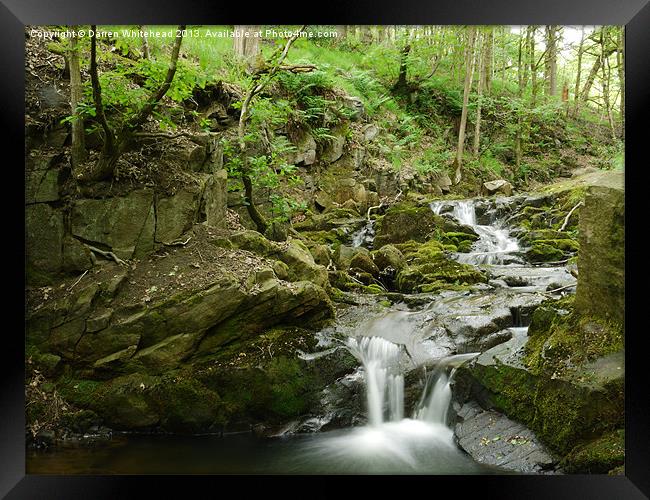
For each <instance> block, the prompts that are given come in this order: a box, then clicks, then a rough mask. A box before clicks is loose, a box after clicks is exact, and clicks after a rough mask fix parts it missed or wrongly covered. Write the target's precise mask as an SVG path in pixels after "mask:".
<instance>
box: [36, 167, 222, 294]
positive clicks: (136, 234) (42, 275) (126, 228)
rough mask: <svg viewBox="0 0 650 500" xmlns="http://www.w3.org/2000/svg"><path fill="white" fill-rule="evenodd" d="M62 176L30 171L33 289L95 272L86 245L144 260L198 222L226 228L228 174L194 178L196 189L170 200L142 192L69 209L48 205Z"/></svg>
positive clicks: (75, 202)
mask: <svg viewBox="0 0 650 500" xmlns="http://www.w3.org/2000/svg"><path fill="white" fill-rule="evenodd" d="M37 166H38V165H37ZM58 174H59V171H58V170H57V169H50V170H42V169H36V170H30V171H28V176H27V186H26V190H27V198H28V201H33V202H34V203H33V204H30V205H28V206H27V207H26V214H25V215H26V226H27V239H26V245H27V249H26V250H27V251H26V254H27V268H28V273H27V279H28V282H29V283H30V284H35V285H47V284H50V283H52V282H53V281H54V280H55V279H56V278H57V277H61V275H62V274H65V273H75V272H80V271H81V272H83V271H85V270H87V269H89V268H90V267H92V260H91V256H90V253H89V250H88V249H87V247H86V246H84V243H86V244H89V245H92V246H95V247H97V248H100V249H102V250H109V251H111V252H113V253H114V254H115V255H116V256H117V257H119V258H121V259H132V258H143V257H145V256H146V255H148V254H149V253H151V252H152V251H154V250H155V249H156V248H157V247H159V246H160V245H161V244H164V243H170V242H172V241H174V240H176V239H178V238H179V237H180V236H181V235H182V234H183V233H184V232H185V231H187V230H188V229H190V228H191V227H192V224H194V223H196V222H205V223H206V224H207V225H209V226H212V227H225V215H226V171H225V170H217V171H216V172H215V173H212V174H194V177H195V179H194V183H190V184H188V185H186V186H184V187H181V188H180V189H179V190H178V191H177V192H176V193H175V194H173V195H171V196H166V197H163V196H159V195H158V194H156V193H154V191H153V190H151V189H148V188H141V189H135V190H133V191H130V192H129V193H127V194H125V195H123V196H113V197H108V198H76V199H73V200H71V201H70V207H71V208H61V207H59V206H55V205H51V204H50V202H55V201H58V183H57V176H58ZM64 221H69V224H68V223H67V222H66V224H64Z"/></svg>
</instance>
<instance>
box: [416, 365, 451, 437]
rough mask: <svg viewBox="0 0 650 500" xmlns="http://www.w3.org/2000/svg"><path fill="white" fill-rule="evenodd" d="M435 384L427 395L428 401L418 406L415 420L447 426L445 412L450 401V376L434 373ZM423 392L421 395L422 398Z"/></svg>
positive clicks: (444, 373)
mask: <svg viewBox="0 0 650 500" xmlns="http://www.w3.org/2000/svg"><path fill="white" fill-rule="evenodd" d="M434 375H435V376H434V377H433V378H435V380H436V381H435V384H433V388H432V389H431V392H430V394H429V398H428V400H426V402H425V403H424V404H422V403H421V404H420V408H419V409H418V410H416V412H415V418H417V419H418V420H424V421H425V422H431V423H435V424H442V425H447V412H448V410H449V403H450V401H451V376H449V377H447V374H446V372H445V371H440V372H438V373H435V372H434ZM425 394H426V387H425V391H424V393H423V394H422V395H423V397H424V396H425Z"/></svg>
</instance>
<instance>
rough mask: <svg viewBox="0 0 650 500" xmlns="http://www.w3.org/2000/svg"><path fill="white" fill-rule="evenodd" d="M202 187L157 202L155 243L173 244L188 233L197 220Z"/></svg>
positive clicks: (181, 190)
mask: <svg viewBox="0 0 650 500" xmlns="http://www.w3.org/2000/svg"><path fill="white" fill-rule="evenodd" d="M200 201H201V186H198V185H193V186H190V187H185V188H182V189H180V190H179V191H178V192H176V194H174V195H173V196H170V197H169V198H158V199H157V200H156V224H155V241H156V242H159V243H171V242H172V241H174V240H176V239H178V237H179V236H181V235H182V234H183V233H184V232H185V231H187V230H188V229H189V228H190V227H192V224H193V223H194V221H195V220H196V218H197V215H198V212H199V204H200Z"/></svg>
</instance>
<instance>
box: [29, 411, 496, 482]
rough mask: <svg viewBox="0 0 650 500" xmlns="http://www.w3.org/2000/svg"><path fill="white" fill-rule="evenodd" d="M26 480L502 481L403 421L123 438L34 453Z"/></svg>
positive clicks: (444, 436) (431, 428)
mask: <svg viewBox="0 0 650 500" xmlns="http://www.w3.org/2000/svg"><path fill="white" fill-rule="evenodd" d="M26 465H27V473H28V474H72V475H74V474H101V475H103V474H503V473H507V471H503V470H501V469H497V468H493V467H487V466H483V465H481V464H478V463H476V462H474V461H473V460H472V459H471V458H470V457H469V456H467V455H466V454H465V453H463V452H462V451H461V450H460V449H458V448H457V447H456V446H455V444H454V443H453V441H452V436H451V430H449V429H447V428H446V427H444V426H438V425H433V424H428V423H424V422H421V421H415V420H409V419H404V420H402V421H401V422H389V423H386V424H383V425H382V426H379V427H377V428H373V427H355V428H351V429H343V430H336V431H330V432H322V433H315V434H302V435H292V436H285V437H278V438H266V439H265V438H257V437H255V436H253V435H252V434H250V433H242V434H232V435H226V436H224V437H219V436H169V435H158V436H156V435H133V434H131V435H117V436H114V437H113V439H112V440H110V441H106V442H101V443H94V444H92V445H86V446H83V445H80V446H75V447H65V448H58V449H56V450H51V451H29V452H28V454H27V464H26Z"/></svg>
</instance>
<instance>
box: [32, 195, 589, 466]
mask: <svg viewBox="0 0 650 500" xmlns="http://www.w3.org/2000/svg"><path fill="white" fill-rule="evenodd" d="M505 202H507V200H505ZM477 203H479V201H477V200H454V201H439V202H434V203H432V204H431V209H432V210H433V211H434V212H435V213H436V214H438V215H441V216H443V217H449V218H452V219H454V221H455V222H458V223H460V224H463V225H466V226H470V227H471V228H472V229H473V230H474V231H475V232H476V234H478V236H479V239H478V240H477V241H476V242H475V243H474V245H473V246H472V248H471V250H470V252H468V253H456V254H454V258H455V259H456V260H458V261H459V262H461V263H466V264H472V265H475V266H479V267H480V268H481V269H483V270H485V271H486V272H487V274H488V277H489V282H488V284H480V285H475V286H473V287H472V289H471V290H470V291H462V292H457V291H444V292H441V293H438V294H420V296H418V297H417V298H418V302H417V304H419V305H417V306H414V305H413V304H411V307H408V306H407V305H406V304H400V303H398V304H394V305H392V306H391V307H389V308H386V307H383V306H381V307H378V306H377V304H376V303H374V302H366V303H363V302H362V303H360V305H358V306H351V307H349V308H348V309H346V310H344V311H342V313H341V314H340V315H339V316H340V317H339V318H338V319H337V320H336V323H335V324H334V325H333V326H330V327H328V328H326V329H324V330H322V331H321V332H318V333H317V334H316V337H317V338H318V340H319V349H321V352H320V353H317V354H314V353H312V354H301V356H302V358H303V359H305V360H316V359H318V357H319V356H330V355H332V354H333V353H335V352H336V351H337V350H340V349H343V350H347V351H348V352H349V353H351V354H352V355H353V356H354V357H355V358H356V359H357V360H358V362H359V367H358V369H357V370H356V371H355V372H354V373H352V374H349V375H347V376H345V377H343V378H342V379H340V380H339V381H337V382H336V383H335V384H333V385H331V386H330V387H328V388H326V390H325V391H324V392H323V395H322V403H321V409H320V411H319V413H318V414H315V415H310V416H308V417H307V418H306V419H304V420H303V421H300V422H292V423H290V424H289V425H287V427H286V428H285V429H283V430H282V431H280V432H278V433H277V434H276V435H275V437H272V438H270V439H268V438H267V439H261V438H256V437H254V436H253V435H252V434H251V433H250V432H247V433H238V434H226V435H224V436H223V437H219V436H143V435H126V434H121V435H115V436H114V437H113V439H112V440H110V441H109V442H103V443H102V442H100V443H94V444H93V445H92V447H84V446H79V447H76V448H63V449H60V450H57V451H55V452H41V451H29V452H28V458H27V471H28V473H64V472H65V473H67V474H75V473H84V474H88V473H91V474H113V473H117V474H119V473H133V472H134V471H136V472H139V473H144V474H147V473H154V474H168V473H180V474H184V473H194V474H197V473H198V474H201V473H206V474H207V473H213V474H214V473H225V474H240V473H247V474H256V473H257V474H259V473H262V474H267V473H270V474H382V473H390V474H503V473H511V471H509V470H506V469H502V468H498V467H495V466H487V465H483V464H480V463H478V462H476V461H475V460H473V459H472V458H471V457H470V456H469V455H468V454H467V453H465V452H464V451H463V450H462V449H461V448H459V446H458V445H457V444H456V441H455V439H454V428H453V423H454V422H453V421H451V420H453V418H451V416H450V407H451V405H452V388H453V379H454V374H455V372H456V369H457V367H458V366H459V365H460V364H461V363H463V362H465V361H467V360H469V359H471V358H473V357H475V356H477V355H478V354H480V353H481V352H483V351H485V350H487V349H489V348H491V347H493V346H495V345H497V344H500V343H502V342H505V341H507V340H509V339H511V338H513V337H523V336H525V335H526V334H527V325H528V322H529V316H530V313H531V312H532V311H533V310H534V308H535V307H536V306H537V305H538V304H539V303H540V302H542V300H545V299H547V298H548V297H549V290H556V289H559V288H562V293H572V292H573V291H574V290H575V289H574V286H575V283H576V280H575V278H574V277H573V276H571V274H570V273H569V272H568V270H567V269H566V268H565V267H563V266H533V265H531V264H529V263H527V262H526V261H525V259H524V252H523V251H522V249H521V248H520V246H519V243H518V241H517V239H516V238H515V237H514V236H512V235H511V234H510V231H509V228H508V227H507V224H506V223H505V217H504V216H503V215H502V214H501V213H500V212H499V210H496V209H492V210H490V209H488V210H485V209H484V208H481V210H480V213H479V210H477ZM502 203H503V202H502ZM373 237H374V226H373V224H372V223H370V222H369V223H368V224H367V225H366V226H364V227H363V228H362V229H361V230H360V231H359V232H358V233H357V234H355V235H353V237H352V240H353V244H354V246H361V245H363V246H370V245H371V244H372V239H373ZM554 293H555V294H556V295H557V294H558V293H559V292H554ZM557 296H558V297H559V295H557ZM367 301H375V302H376V299H374V298H368V299H367ZM415 375H418V376H419V378H420V380H424V383H423V385H422V384H420V385H418V384H415V383H413V382H412V381H413V380H414V379H416V378H418V377H415Z"/></svg>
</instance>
